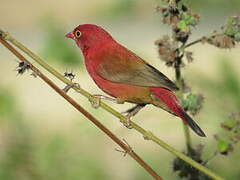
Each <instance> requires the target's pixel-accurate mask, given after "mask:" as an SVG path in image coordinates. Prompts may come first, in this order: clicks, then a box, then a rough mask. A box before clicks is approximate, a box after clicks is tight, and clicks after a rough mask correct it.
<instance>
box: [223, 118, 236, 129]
mask: <svg viewBox="0 0 240 180" xmlns="http://www.w3.org/2000/svg"><path fill="white" fill-rule="evenodd" d="M236 125H237V121H235V120H234V119H230V120H226V121H224V122H223V123H222V126H224V127H226V128H227V129H230V130H231V129H232V128H234V127H235V126H236Z"/></svg>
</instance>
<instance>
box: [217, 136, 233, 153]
mask: <svg viewBox="0 0 240 180" xmlns="http://www.w3.org/2000/svg"><path fill="white" fill-rule="evenodd" d="M229 147H230V146H229V144H228V143H227V142H226V141H224V140H222V139H221V140H219V141H218V150H219V151H220V153H225V152H227V151H228V149H229Z"/></svg>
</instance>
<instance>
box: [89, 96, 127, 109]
mask: <svg viewBox="0 0 240 180" xmlns="http://www.w3.org/2000/svg"><path fill="white" fill-rule="evenodd" d="M102 99H103V100H108V101H112V102H115V103H117V104H123V103H124V101H123V100H122V99H119V98H112V97H108V96H104V95H100V94H94V95H93V100H90V102H91V104H92V106H93V107H94V108H98V107H99V106H100V102H101V100H102Z"/></svg>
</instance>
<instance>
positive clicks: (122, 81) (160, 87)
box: [66, 24, 205, 136]
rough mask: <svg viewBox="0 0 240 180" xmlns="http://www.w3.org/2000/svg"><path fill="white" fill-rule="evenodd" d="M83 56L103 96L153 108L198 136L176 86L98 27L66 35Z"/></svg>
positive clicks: (198, 130) (79, 27) (77, 30)
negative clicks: (176, 92)
mask: <svg viewBox="0 0 240 180" xmlns="http://www.w3.org/2000/svg"><path fill="white" fill-rule="evenodd" d="M66 36H67V37H68V38H71V39H74V40H75V42H76V43H77V45H78V46H79V47H80V49H81V50H82V52H83V55H84V59H85V65H86V68H87V70H88V73H89V74H90V75H91V77H92V78H93V80H94V81H95V83H96V84H97V85H98V87H99V88H101V89H102V90H103V91H104V92H106V93H107V94H109V95H111V96H113V97H115V98H117V99H118V100H119V101H121V102H125V101H126V102H131V103H135V104H139V105H146V104H153V105H155V106H157V107H160V108H162V109H164V110H166V111H168V112H169V113H172V114H174V115H176V116H178V117H180V118H181V119H182V120H184V122H186V123H187V124H188V125H189V126H190V127H191V128H192V129H193V130H194V131H195V132H196V133H197V134H198V135H199V136H205V134H204V132H203V131H202V130H201V129H200V128H199V126H198V125H197V124H196V123H195V122H194V121H193V120H192V119H191V118H190V116H189V115H188V114H187V113H186V112H185V111H184V110H183V109H182V107H181V105H180V104H179V102H178V100H177V97H176V96H175V94H174V93H173V91H175V90H178V88H177V87H176V85H175V84H174V83H173V82H172V81H170V80H169V79H168V78H167V77H166V76H165V75H164V74H162V73H161V72H160V71H158V70H157V69H156V68H154V67H153V66H151V65H149V64H148V63H147V62H145V61H144V60H143V59H141V58H140V57H138V56H137V55H136V54H134V53H133V52H131V51H130V50H128V49H127V48H125V47H123V46H122V45H120V44H119V43H118V42H116V41H115V40H114V39H113V38H112V37H111V35H110V34H109V33H107V32H106V31H105V30H104V29H102V28H101V27H99V26H96V25H92V24H84V25H80V26H78V27H76V28H75V29H74V30H73V31H72V32H70V33H68V34H67V35H66Z"/></svg>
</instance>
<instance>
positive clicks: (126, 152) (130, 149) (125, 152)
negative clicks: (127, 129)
mask: <svg viewBox="0 0 240 180" xmlns="http://www.w3.org/2000/svg"><path fill="white" fill-rule="evenodd" d="M123 141H124V142H125V143H126V145H127V146H128V149H129V151H123V150H119V149H117V148H115V150H116V151H118V152H121V153H123V156H124V157H125V156H126V155H127V154H129V153H131V152H133V150H132V147H131V146H130V145H129V144H128V142H127V141H126V140H125V139H123Z"/></svg>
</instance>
